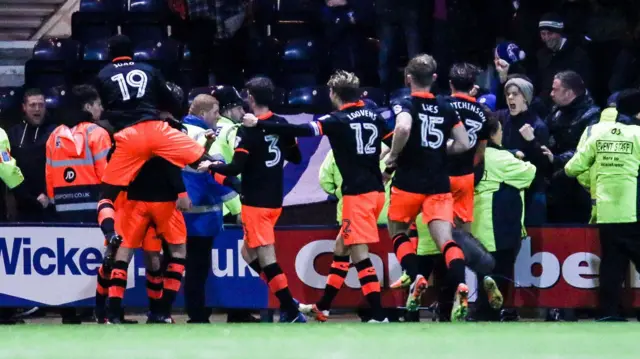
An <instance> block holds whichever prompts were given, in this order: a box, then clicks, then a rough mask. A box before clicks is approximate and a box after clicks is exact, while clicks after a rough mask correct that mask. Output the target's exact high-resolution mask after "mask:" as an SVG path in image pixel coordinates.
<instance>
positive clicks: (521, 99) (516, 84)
mask: <svg viewBox="0 0 640 359" xmlns="http://www.w3.org/2000/svg"><path fill="white" fill-rule="evenodd" d="M504 93H505V96H506V99H507V106H509V113H511V115H512V116H515V115H517V114H519V113H521V112H524V111H527V110H528V109H529V105H530V104H531V100H532V99H533V85H532V84H531V82H529V81H527V80H525V79H522V78H512V79H511V80H509V81H507V83H506V84H505V85H504Z"/></svg>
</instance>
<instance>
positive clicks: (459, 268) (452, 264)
mask: <svg viewBox="0 0 640 359" xmlns="http://www.w3.org/2000/svg"><path fill="white" fill-rule="evenodd" d="M442 254H444V260H445V263H446V264H447V268H448V269H449V273H450V276H451V279H452V280H453V282H454V284H455V285H456V286H457V285H458V284H460V283H464V282H465V267H466V262H465V260H464V253H462V249H460V246H458V244H457V243H456V242H454V241H453V240H449V241H447V243H445V244H444V247H443V248H442Z"/></svg>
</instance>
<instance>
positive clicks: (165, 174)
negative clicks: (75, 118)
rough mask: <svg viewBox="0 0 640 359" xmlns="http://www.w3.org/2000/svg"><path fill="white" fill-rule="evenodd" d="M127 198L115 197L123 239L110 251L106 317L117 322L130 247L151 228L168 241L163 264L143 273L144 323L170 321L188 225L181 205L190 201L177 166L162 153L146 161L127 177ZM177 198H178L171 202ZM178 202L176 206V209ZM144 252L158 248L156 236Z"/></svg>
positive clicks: (180, 279) (141, 244)
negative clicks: (146, 311) (163, 267)
mask: <svg viewBox="0 0 640 359" xmlns="http://www.w3.org/2000/svg"><path fill="white" fill-rule="evenodd" d="M126 195H127V198H126V200H123V201H120V200H119V201H117V202H116V204H117V205H121V208H118V207H117V208H116V209H117V212H118V213H117V217H119V219H120V217H121V219H123V220H121V221H118V223H117V225H116V228H117V229H118V233H120V234H121V235H122V238H123V242H122V244H121V245H120V247H119V248H118V250H117V252H116V254H115V258H114V259H115V260H114V263H113V269H112V271H111V280H110V287H109V304H108V313H107V320H108V322H109V323H111V324H120V323H121V322H120V318H121V312H122V308H121V304H122V299H123V297H124V292H125V289H126V287H127V268H128V267H129V262H130V261H131V257H132V256H133V252H134V250H135V249H137V248H140V247H142V246H143V244H144V240H145V236H146V235H147V233H148V230H149V229H150V228H153V229H155V233H156V236H157V237H158V239H160V240H162V241H165V242H166V243H168V249H169V251H168V253H165V257H168V260H167V263H168V265H167V268H166V270H165V271H164V273H162V272H161V271H160V269H159V265H156V266H153V267H155V268H158V270H157V271H153V272H147V292H148V294H149V297H150V299H151V303H150V313H149V319H148V323H171V322H172V320H171V307H172V305H173V302H174V301H175V298H176V295H177V293H178V291H179V290H180V285H181V282H182V276H183V274H184V265H185V257H186V253H187V250H186V240H187V229H186V226H185V223H184V218H183V216H182V213H180V211H178V208H180V209H188V207H189V206H190V202H189V201H188V197H187V194H186V189H185V187H184V184H183V182H182V171H181V169H180V168H178V167H176V166H174V165H172V164H171V163H170V162H168V161H167V160H165V159H163V158H159V157H156V158H153V159H151V160H149V161H147V162H146V163H145V164H144V166H143V167H142V169H141V170H140V173H139V174H138V175H137V176H136V178H135V179H134V180H133V182H131V184H130V185H129V187H128V190H127V193H126ZM176 201H178V202H177V203H176ZM176 207H178V208H176ZM149 244H151V245H154V247H153V248H145V249H146V250H147V251H152V252H157V253H159V252H160V248H161V245H160V241H155V242H151V243H149Z"/></svg>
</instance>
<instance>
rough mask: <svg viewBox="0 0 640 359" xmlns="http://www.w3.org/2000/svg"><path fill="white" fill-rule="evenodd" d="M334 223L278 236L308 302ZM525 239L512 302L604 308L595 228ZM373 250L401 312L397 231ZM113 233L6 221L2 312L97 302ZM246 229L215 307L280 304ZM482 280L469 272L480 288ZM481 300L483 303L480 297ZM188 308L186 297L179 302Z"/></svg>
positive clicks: (135, 289) (1, 241)
mask: <svg viewBox="0 0 640 359" xmlns="http://www.w3.org/2000/svg"><path fill="white" fill-rule="evenodd" d="M336 233H337V229H336V228H332V227H289V228H279V229H278V230H277V234H276V236H277V244H276V247H277V253H278V259H279V262H280V264H281V266H282V269H283V271H284V272H285V273H286V274H287V276H288V279H289V286H290V288H291V290H292V292H293V294H294V296H295V297H296V298H298V299H299V300H300V301H302V302H307V303H308V302H314V301H316V300H317V299H319V297H320V295H321V292H322V288H323V287H324V284H325V280H326V274H327V272H328V269H329V264H330V261H331V252H332V250H333V240H334V238H335V235H336ZM529 234H530V236H531V237H530V238H527V239H525V240H523V242H522V247H521V249H520V252H519V255H518V258H517V261H516V264H515V276H514V279H515V282H516V285H515V286H514V288H512V290H511V292H510V293H509V296H508V297H509V298H510V299H509V302H510V303H511V304H512V305H514V306H517V307H523V306H526V307H557V308H576V307H584V308H587V307H594V306H595V305H596V303H597V293H596V288H597V287H598V267H599V262H600V259H599V257H598V255H599V251H600V246H599V243H598V233H597V231H596V230H595V229H594V228H591V227H581V228H563V227H553V228H551V227H549V228H532V229H530V230H529ZM380 235H381V239H382V240H381V242H380V243H379V244H376V245H374V246H372V248H371V249H372V254H373V255H372V261H373V263H374V265H375V267H376V270H377V272H378V276H379V278H380V281H381V283H382V286H383V288H385V289H384V290H383V304H384V305H385V306H389V307H391V306H399V305H402V304H403V303H404V294H402V293H401V292H398V291H391V290H389V289H388V286H389V284H390V283H392V282H393V281H394V280H395V279H397V278H398V277H399V276H400V275H401V268H400V265H399V264H398V261H397V260H396V258H395V255H394V254H393V247H392V244H391V241H390V240H389V237H388V235H387V231H386V229H384V228H381V229H380ZM102 244H103V237H102V234H101V232H100V229H99V228H97V227H86V226H78V225H64V224H61V225H54V226H52V225H51V224H48V225H29V226H25V225H18V224H13V225H12V224H4V225H0V306H13V307H25V306H31V305H37V306H80V307H81V306H91V305H92V304H93V296H94V293H95V284H96V273H97V270H98V267H99V266H100V263H101V261H102ZM241 245H242V232H241V230H240V229H239V228H230V229H227V230H226V231H224V232H223V234H222V235H221V236H219V237H218V238H216V240H215V244H214V248H213V249H212V250H213V263H212V267H211V272H212V275H211V276H210V278H209V281H208V282H207V289H206V290H207V305H208V306H211V307H217V308H255V309H263V308H275V307H276V306H277V305H276V300H275V298H274V297H273V296H272V295H270V294H269V292H268V289H267V286H266V285H265V284H264V283H263V282H262V280H261V279H260V278H259V277H258V275H257V274H256V273H255V272H253V271H252V270H251V269H250V268H249V266H248V265H247V264H246V263H245V262H244V260H243V259H242V257H241V256H240V248H241ZM629 274H630V275H629V277H628V280H627V281H626V285H625V286H626V288H627V289H626V292H627V294H626V295H625V300H626V301H627V303H626V304H627V305H634V306H640V296H639V295H638V290H637V289H638V288H640V275H639V274H638V273H637V271H636V270H635V268H634V267H633V266H631V269H630V273H629ZM474 277H475V276H474V275H473V274H472V273H471V272H469V271H468V272H467V279H468V282H469V283H470V284H471V285H470V287H471V292H475V285H474V284H473V283H474ZM345 287H346V288H345V289H344V290H343V291H341V293H340V294H339V295H338V297H337V298H336V301H335V306H336V307H341V308H352V307H356V306H359V305H363V304H364V300H363V298H362V295H361V294H360V290H359V287H360V285H359V283H358V277H357V273H356V271H355V269H354V268H351V270H350V271H349V275H348V276H347V279H346V282H345ZM472 300H473V298H472ZM125 304H126V305H127V306H129V307H144V306H146V305H147V296H146V288H145V271H144V268H143V260H142V253H140V252H138V253H136V254H135V257H134V260H133V265H131V266H130V268H129V280H128V283H127V292H126V295H125ZM182 305H183V299H182V296H180V297H179V298H178V303H177V306H182Z"/></svg>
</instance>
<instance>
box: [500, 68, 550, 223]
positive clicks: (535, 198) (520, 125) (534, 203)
mask: <svg viewBox="0 0 640 359" xmlns="http://www.w3.org/2000/svg"><path fill="white" fill-rule="evenodd" d="M533 90H534V88H533V85H532V84H531V82H530V81H528V80H527V79H526V78H525V76H518V77H515V76H513V77H511V78H510V79H509V80H508V81H507V83H506V84H505V86H504V93H505V99H506V103H507V105H508V109H506V110H500V111H498V112H496V116H497V117H498V118H499V119H500V122H501V123H502V126H503V127H502V131H503V139H502V145H503V146H504V148H505V149H507V150H509V151H510V152H511V153H512V154H513V155H514V156H515V157H517V158H519V159H522V160H525V161H529V162H531V163H533V164H534V165H535V166H536V167H537V168H540V169H542V168H546V167H545V166H547V167H548V160H547V158H546V157H544V156H543V155H542V146H545V145H547V144H548V141H549V129H548V128H547V125H546V124H545V123H544V122H543V121H542V120H541V119H540V117H539V116H538V115H537V114H536V112H535V111H533V110H532V109H530V108H529V105H530V104H531V103H532V101H533ZM545 188H546V184H545V180H544V171H542V170H541V171H538V172H537V173H536V176H535V179H534V181H533V184H532V185H531V187H530V188H529V189H528V190H526V191H525V207H526V211H525V224H527V225H534V226H535V225H542V224H543V223H545V221H546V217H547V216H546V196H545Z"/></svg>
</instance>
